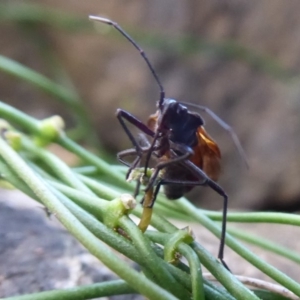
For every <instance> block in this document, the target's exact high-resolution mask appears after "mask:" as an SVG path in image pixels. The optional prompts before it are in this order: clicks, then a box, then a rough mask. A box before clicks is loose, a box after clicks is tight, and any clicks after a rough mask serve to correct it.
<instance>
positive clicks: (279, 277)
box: [177, 200, 300, 296]
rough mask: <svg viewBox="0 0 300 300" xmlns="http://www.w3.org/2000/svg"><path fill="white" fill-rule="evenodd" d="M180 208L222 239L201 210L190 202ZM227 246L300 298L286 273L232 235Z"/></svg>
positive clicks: (299, 287) (227, 241) (296, 287)
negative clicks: (268, 262) (258, 255)
mask: <svg viewBox="0 0 300 300" xmlns="http://www.w3.org/2000/svg"><path fill="white" fill-rule="evenodd" d="M177 204H178V207H179V208H180V209H181V210H182V211H183V212H185V213H187V214H189V215H191V216H192V217H193V218H195V219H196V220H197V221H198V222H199V223H201V224H202V225H203V226H204V227H206V228H207V229H208V230H210V231H211V232H212V233H213V234H214V235H215V236H217V237H220V235H221V229H220V227H219V226H217V225H215V224H214V222H212V221H211V220H210V219H209V218H208V217H207V216H206V215H204V214H203V213H201V212H200V211H199V210H197V209H195V207H194V206H193V204H191V203H190V202H188V201H183V200H179V201H178V202H177ZM226 245H228V246H229V247H230V248H232V249H233V250H234V251H235V252H237V253H238V254H239V255H240V256H241V257H243V258H244V259H246V260H247V261H249V262H250V263H251V264H252V265H254V266H255V267H257V268H258V269H259V270H261V271H262V272H263V273H265V274H267V275H268V276H269V277H270V278H272V279H274V280H275V281H277V282H278V283H279V284H281V285H283V286H284V287H286V288H287V289H289V290H290V291H292V292H294V293H295V294H296V295H297V296H300V285H299V284H298V283H297V282H296V281H294V280H293V279H291V278H289V277H288V276H287V275H285V274H284V273H282V272H280V271H279V270H277V269H276V268H274V267H273V266H271V265H269V264H267V263H266V262H265V261H263V260H262V259H260V258H258V257H257V256H256V255H254V254H253V253H252V252H251V251H250V250H248V249H247V248H245V247H244V246H242V245H241V244H240V243H238V242H237V241H236V240H234V239H233V238H232V237H231V236H230V235H228V234H227V235H226Z"/></svg>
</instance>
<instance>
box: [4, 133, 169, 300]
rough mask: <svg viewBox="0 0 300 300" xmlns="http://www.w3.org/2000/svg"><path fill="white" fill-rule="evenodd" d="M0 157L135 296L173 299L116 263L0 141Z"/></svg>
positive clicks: (100, 244) (117, 260) (118, 260)
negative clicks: (135, 293)
mask: <svg viewBox="0 0 300 300" xmlns="http://www.w3.org/2000/svg"><path fill="white" fill-rule="evenodd" d="M0 156H2V157H3V159H4V160H5V161H6V162H7V163H8V164H9V165H10V167H11V168H12V169H13V170H14V172H15V173H16V174H17V175H18V176H19V177H20V178H21V179H22V180H23V181H24V182H25V183H26V184H27V185H28V187H29V188H30V189H31V190H32V191H33V192H34V194H35V195H36V196H37V197H38V198H39V199H40V200H41V201H42V202H43V204H44V205H45V206H46V207H47V208H48V209H49V210H50V211H51V212H55V215H56V217H57V218H58V219H59V220H60V221H61V223H62V224H63V225H64V226H65V227H66V229H67V230H68V231H69V232H70V233H71V234H72V235H74V236H75V237H76V238H77V239H78V240H79V242H81V243H82V245H83V246H85V247H86V248H87V249H88V250H89V251H90V252H91V253H92V254H93V255H95V256H96V257H97V258H98V259H100V260H101V261H102V262H103V263H104V264H105V265H106V266H108V267H109V268H110V269H111V270H112V271H113V272H115V273H116V274H118V275H119V276H120V277H121V278H122V279H124V280H125V281H126V282H128V284H129V285H130V286H134V287H135V288H136V290H137V291H138V292H140V293H141V294H143V295H146V296H147V297H149V298H150V299H175V298H174V297H173V296H172V295H171V294H170V293H168V292H167V291H165V290H163V289H162V288H160V287H159V286H158V285H156V284H154V283H153V282H151V281H149V280H148V279H146V278H144V277H142V276H140V274H139V273H138V272H136V271H134V270H133V269H132V268H130V267H129V266H128V265H127V264H126V263H124V262H123V261H122V260H120V259H119V258H118V257H117V256H116V255H115V254H113V253H112V251H111V249H110V248H108V247H107V246H106V245H105V244H104V243H102V242H100V241H99V240H98V239H97V238H96V237H95V236H94V235H93V234H92V233H91V232H90V231H88V230H87V229H86V227H85V226H83V225H82V224H81V223H80V222H79V221H78V219H77V218H75V217H74V216H73V215H72V214H71V212H70V211H69V210H68V209H67V208H66V207H65V206H64V205H63V204H62V203H61V202H60V201H59V200H58V199H57V197H55V195H54V194H53V193H52V192H51V191H50V190H49V189H48V188H47V186H46V185H45V184H44V182H43V181H42V180H41V179H40V178H38V177H37V176H35V174H34V173H33V171H32V170H31V169H30V168H29V167H28V166H27V165H26V164H25V163H24V161H23V160H22V159H21V158H20V157H19V155H18V154H17V153H15V151H14V150H12V149H11V148H10V147H9V146H8V145H7V144H6V142H5V141H4V140H3V139H2V138H0Z"/></svg>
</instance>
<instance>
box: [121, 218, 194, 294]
mask: <svg viewBox="0 0 300 300" xmlns="http://www.w3.org/2000/svg"><path fill="white" fill-rule="evenodd" d="M119 225H120V227H122V228H123V229H124V230H125V231H126V233H127V234H128V235H129V237H130V238H131V239H132V242H133V243H134V245H135V247H136V248H137V249H138V251H139V253H140V254H141V255H143V257H144V264H146V266H147V268H148V269H149V270H150V271H151V273H152V274H154V275H155V276H156V278H157V280H158V282H159V285H161V286H163V287H164V288H166V289H167V290H168V291H170V292H172V293H173V294H174V295H176V296H177V297H179V299H189V297H190V294H189V293H188V291H186V290H185V288H184V287H183V286H181V284H179V283H178V282H177V281H176V280H175V279H174V277H173V276H172V275H171V274H170V273H169V271H168V270H167V269H166V268H165V267H164V266H163V265H162V264H161V263H160V260H159V258H158V257H157V256H156V254H155V252H154V251H153V249H152V248H151V245H150V243H149V241H148V240H147V239H146V238H145V236H144V235H143V233H142V232H141V231H140V229H139V228H138V227H137V226H136V225H135V224H134V223H133V222H132V221H131V220H130V219H128V218H127V217H125V216H123V217H121V218H120V219H119Z"/></svg>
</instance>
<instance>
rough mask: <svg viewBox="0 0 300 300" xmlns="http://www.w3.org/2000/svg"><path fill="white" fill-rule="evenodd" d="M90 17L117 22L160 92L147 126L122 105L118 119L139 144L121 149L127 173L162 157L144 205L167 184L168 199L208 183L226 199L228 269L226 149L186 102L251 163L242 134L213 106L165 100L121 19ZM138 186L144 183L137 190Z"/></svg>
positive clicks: (221, 249)
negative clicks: (226, 135) (223, 164)
mask: <svg viewBox="0 0 300 300" xmlns="http://www.w3.org/2000/svg"><path fill="white" fill-rule="evenodd" d="M90 19H92V20H96V21H100V22H102V23H105V24H108V25H111V26H113V27H114V28H115V29H117V30H118V31H119V32H120V33H121V34H122V35H123V36H124V37H125V38H126V39H127V40H128V41H129V42H130V43H131V44H132V45H133V46H134V47H135V48H136V49H137V50H138V51H139V52H140V55H141V56H142V58H143V59H144V61H145V62H146V64H147V65H148V68H149V69H150V71H151V74H152V75H153V77H154V79H155V81H156V83H157V84H158V87H159V90H160V97H159V100H158V102H157V111H156V113H155V114H153V115H151V116H150V117H149V120H148V122H147V124H145V123H143V122H142V121H140V120H139V119H138V118H136V117H135V116H133V115H132V114H130V113H129V112H127V111H125V110H123V109H118V110H117V113H116V115H117V118H118V120H119V122H120V124H121V126H122V127H123V129H124V131H125V133H126V134H127V136H128V137H129V139H130V141H131V143H132V145H133V147H134V148H132V149H127V150H124V151H122V152H119V153H118V159H119V161H120V162H122V163H123V164H125V165H127V166H128V167H129V171H128V173H127V177H128V176H129V174H130V173H131V171H132V170H135V169H136V168H137V167H139V166H140V163H141V160H142V157H145V164H144V166H143V169H144V175H145V177H147V173H148V169H149V164H150V159H151V158H152V157H155V158H156V159H157V160H158V163H157V164H156V165H155V167H154V171H153V172H152V174H151V176H150V178H149V179H148V181H147V184H146V188H145V198H146V199H147V201H146V202H147V203H146V204H145V203H144V207H145V208H148V209H149V208H152V206H153V205H154V202H155V200H156V197H157V194H158V192H159V190H160V187H161V186H164V192H165V194H166V197H167V198H169V199H171V200H172V199H178V198H180V197H181V196H183V195H184V194H185V193H187V192H188V191H190V190H191V189H192V188H193V187H195V186H202V185H205V186H209V187H210V188H211V189H213V190H214V191H215V192H216V193H218V194H219V195H220V196H221V197H223V215H222V216H223V218H222V232H221V238H220V246H219V252H218V258H219V260H220V261H221V263H222V264H223V265H224V266H225V267H226V268H227V269H228V267H227V265H226V263H225V261H224V259H223V258H224V246H225V234H226V216H227V205H228V196H227V194H226V193H225V191H224V190H223V189H222V188H221V187H220V186H219V185H218V184H217V183H216V181H217V180H218V178H219V175H220V170H221V167H220V161H221V152H220V149H219V147H218V145H217V143H216V142H215V141H214V140H213V139H212V138H211V137H210V136H209V135H208V133H207V132H206V131H205V129H204V121H203V119H202V117H201V116H200V114H198V113H196V112H194V111H190V110H188V108H187V106H190V107H194V108H197V109H198V110H200V111H202V112H206V113H207V114H208V115H210V116H211V117H212V118H213V119H214V120H215V121H216V122H217V123H219V125H221V126H222V127H223V128H224V129H225V130H227V131H228V132H229V134H230V135H231V137H232V139H233V142H234V144H235V146H236V147H237V149H238V151H239V153H240V155H241V156H242V157H243V159H244V161H245V163H246V164H247V160H246V156H245V154H244V151H243V148H242V146H241V144H240V142H239V139H238V137H237V135H236V134H235V132H234V131H233V130H232V128H231V127H230V126H229V125H228V124H227V123H225V122H224V121H223V120H222V119H220V118H219V117H218V116H217V115H216V114H215V113H214V112H213V111H211V110H210V109H208V108H206V107H204V106H199V105H195V104H188V103H185V102H179V101H176V100H174V99H169V98H165V91H164V87H163V85H162V83H161V81H160V79H159V77H158V75H157V73H156V71H155V69H154V68H153V66H152V64H151V63H150V61H149V59H148V57H147V56H146V54H145V52H144V51H143V49H141V48H140V46H139V45H138V44H137V43H136V42H135V41H134V40H133V39H132V38H131V37H130V36H129V35H128V34H127V33H126V32H125V31H124V30H123V29H122V28H121V27H120V26H119V25H118V24H117V23H115V22H113V21H111V20H109V19H106V18H102V17H98V16H90ZM125 121H127V122H128V123H131V124H132V125H133V126H135V127H137V128H138V129H139V130H140V131H141V132H143V133H144V134H145V135H146V136H148V137H149V138H150V139H151V142H148V140H147V141H146V143H141V142H140V141H139V140H138V139H137V138H135V137H134V135H133V134H132V132H131V131H130V129H129V127H128V126H127V124H126V122H125ZM141 144H142V145H141ZM132 155H134V156H135V159H134V160H133V162H132V163H128V162H127V161H126V160H125V158H126V157H128V156H132ZM138 189H139V187H138V188H137V192H138Z"/></svg>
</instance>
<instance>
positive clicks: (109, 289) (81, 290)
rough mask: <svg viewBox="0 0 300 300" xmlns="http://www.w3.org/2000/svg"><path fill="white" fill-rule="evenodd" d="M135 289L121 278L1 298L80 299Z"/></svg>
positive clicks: (122, 292) (126, 292)
mask: <svg viewBox="0 0 300 300" xmlns="http://www.w3.org/2000/svg"><path fill="white" fill-rule="evenodd" d="M135 293H136V291H135V290H134V289H133V288H132V287H130V286H129V285H128V284H127V283H126V282H124V281H123V280H113V281H109V282H101V283H94V284H90V285H86V286H79V287H76V288H70V289H66V290H54V291H46V292H41V293H34V294H30V295H24V296H14V297H8V298H1V299H3V300H4V299H5V300H57V299H59V300H82V299H92V298H98V297H108V296H114V295H124V294H135Z"/></svg>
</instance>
